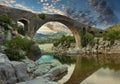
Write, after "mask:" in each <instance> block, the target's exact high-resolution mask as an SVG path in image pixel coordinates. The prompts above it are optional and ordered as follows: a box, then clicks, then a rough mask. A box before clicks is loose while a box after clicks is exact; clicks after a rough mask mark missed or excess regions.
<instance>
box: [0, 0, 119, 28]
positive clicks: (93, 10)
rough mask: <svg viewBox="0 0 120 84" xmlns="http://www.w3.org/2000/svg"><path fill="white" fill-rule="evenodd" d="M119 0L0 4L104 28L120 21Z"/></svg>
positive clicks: (26, 0)
mask: <svg viewBox="0 0 120 84" xmlns="http://www.w3.org/2000/svg"><path fill="white" fill-rule="evenodd" d="M119 3H120V0H0V4H1V5H5V6H9V7H13V8H18V9H22V10H27V11H31V12H35V13H49V14H61V15H65V16H68V17H70V18H73V19H75V20H77V21H79V22H81V23H83V24H88V25H90V26H96V27H98V28H106V27H108V26H111V25H114V24H117V23H119V22H120V10H119V9H120V6H119Z"/></svg>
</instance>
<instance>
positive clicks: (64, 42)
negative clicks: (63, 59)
mask: <svg viewBox="0 0 120 84" xmlns="http://www.w3.org/2000/svg"><path fill="white" fill-rule="evenodd" d="M71 43H75V38H74V37H73V36H65V35H63V36H62V37H61V38H60V39H59V40H57V41H56V42H54V46H55V47H57V46H59V45H61V46H62V47H66V48H69V47H70V44H71Z"/></svg>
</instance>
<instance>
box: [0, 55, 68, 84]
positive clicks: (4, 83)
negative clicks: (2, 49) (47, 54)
mask: <svg viewBox="0 0 120 84" xmlns="http://www.w3.org/2000/svg"><path fill="white" fill-rule="evenodd" d="M66 73H67V66H66V65H62V64H61V63H60V62H59V61H57V60H53V61H50V62H34V61H32V60H29V59H25V60H23V61H22V62H18V61H10V60H9V59H8V57H7V56H6V55H5V54H2V53H0V84H15V83H18V82H21V83H18V84H38V83H39V82H40V84H57V83H55V82H52V81H55V80H59V79H61V78H62V77H63V76H64V75H65V74H66ZM25 81H27V82H25ZM22 82H23V83H22Z"/></svg>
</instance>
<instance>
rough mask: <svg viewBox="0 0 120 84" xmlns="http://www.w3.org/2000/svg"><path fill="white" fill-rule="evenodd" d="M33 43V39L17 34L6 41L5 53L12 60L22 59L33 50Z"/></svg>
mask: <svg viewBox="0 0 120 84" xmlns="http://www.w3.org/2000/svg"><path fill="white" fill-rule="evenodd" d="M33 43H34V42H33V41H31V40H28V39H26V38H21V37H18V36H17V37H15V38H13V39H12V40H9V41H7V42H6V47H7V49H6V50H5V53H6V54H7V55H8V57H9V59H10V60H21V59H23V58H25V56H27V55H28V54H29V53H31V52H32V49H31V46H32V45H33Z"/></svg>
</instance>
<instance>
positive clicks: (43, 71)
mask: <svg viewBox="0 0 120 84" xmlns="http://www.w3.org/2000/svg"><path fill="white" fill-rule="evenodd" d="M50 69H51V64H41V65H39V66H38V68H37V69H36V70H35V71H34V73H33V74H34V77H37V76H42V75H44V74H46V73H47V72H48V71H49V70H50Z"/></svg>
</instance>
